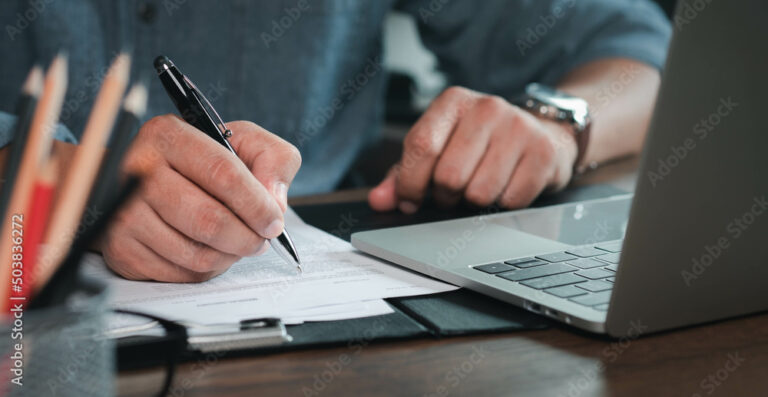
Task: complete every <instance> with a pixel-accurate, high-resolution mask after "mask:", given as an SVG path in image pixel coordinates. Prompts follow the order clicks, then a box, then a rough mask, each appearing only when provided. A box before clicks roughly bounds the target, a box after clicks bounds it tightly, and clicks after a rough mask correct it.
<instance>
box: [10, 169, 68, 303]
mask: <svg viewBox="0 0 768 397" xmlns="http://www.w3.org/2000/svg"><path fill="white" fill-rule="evenodd" d="M58 172H59V168H58V163H57V161H56V158H54V157H51V158H49V159H48V161H47V163H46V164H45V166H43V168H42V169H41V170H40V173H39V176H38V178H37V182H36V183H35V187H34V189H33V191H32V192H33V193H32V200H31V202H30V204H29V206H27V212H26V213H27V214H29V215H28V216H27V217H28V219H27V220H26V222H25V226H24V230H25V233H24V242H23V243H22V247H23V252H24V258H23V259H22V264H23V274H22V277H21V287H22V288H21V291H13V292H12V293H11V295H16V296H24V297H26V298H30V297H31V296H32V289H33V288H34V275H35V263H36V262H37V254H38V252H39V250H40V244H41V243H42V241H43V234H44V232H45V226H46V224H47V223H48V216H49V214H50V210H51V204H52V203H53V195H54V193H55V191H56V181H57V177H58ZM11 274H12V277H13V279H14V281H15V280H16V278H15V277H16V275H15V274H13V272H12V273H11Z"/></svg>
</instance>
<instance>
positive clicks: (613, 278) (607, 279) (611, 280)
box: [605, 277, 616, 283]
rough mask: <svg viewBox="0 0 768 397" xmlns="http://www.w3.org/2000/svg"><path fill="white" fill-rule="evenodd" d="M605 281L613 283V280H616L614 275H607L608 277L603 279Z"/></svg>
mask: <svg viewBox="0 0 768 397" xmlns="http://www.w3.org/2000/svg"><path fill="white" fill-rule="evenodd" d="M605 281H607V282H609V283H614V282H616V277H608V278H606V279H605Z"/></svg>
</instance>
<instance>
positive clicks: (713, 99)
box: [352, 0, 768, 337]
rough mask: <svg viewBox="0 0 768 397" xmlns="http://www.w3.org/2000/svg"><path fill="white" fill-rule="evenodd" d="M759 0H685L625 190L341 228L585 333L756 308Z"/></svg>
mask: <svg viewBox="0 0 768 397" xmlns="http://www.w3.org/2000/svg"><path fill="white" fill-rule="evenodd" d="M766 15H768V3H765V2H757V1H745V2H739V1H726V0H712V1H707V2H700V1H695V0H692V1H687V0H683V1H681V2H680V4H678V8H677V12H676V16H675V19H674V27H675V31H674V36H673V39H672V43H671V46H670V50H669V56H668V59H667V65H666V68H665V70H664V75H663V78H662V84H661V88H660V92H659V97H658V101H657V104H656V108H655V110H654V115H653V120H652V122H651V125H650V127H649V133H648V136H647V139H646V143H645V147H644V150H643V155H642V159H641V164H640V169H639V177H638V180H637V184H636V187H635V193H634V195H622V196H616V197H610V198H605V199H598V200H592V201H584V202H577V203H569V204H564V205H557V206H552V207H545V208H537V209H525V210H519V211H507V212H501V211H493V210H488V211H487V213H485V214H482V215H479V216H475V217H471V218H463V219H455V220H449V221H443V222H435V223H426V224H419V225H411V226H404V227H396V228H389V229H382V230H374V231H366V232H361V233H355V234H353V235H352V245H353V246H355V247H356V248H357V249H359V250H361V251H363V252H366V253H368V254H371V255H374V256H376V257H379V258H382V259H385V260H387V261H390V262H392V263H394V264H397V265H400V266H403V267H406V268H408V269H412V270H415V271H417V272H420V273H423V274H425V275H428V276H431V277H434V278H437V279H440V280H443V281H446V282H449V283H453V284H455V285H458V286H461V287H465V288H468V289H470V290H473V291H477V292H479V293H482V294H485V295H488V296H491V297H494V298H497V299H500V300H502V301H505V302H509V303H511V304H514V305H517V306H520V307H522V308H525V309H527V310H530V311H532V312H535V313H539V314H541V315H543V316H546V317H549V318H552V319H555V320H557V321H561V322H563V323H566V324H570V325H572V326H574V327H578V328H581V329H584V330H587V331H591V332H594V333H605V334H609V335H611V336H614V337H627V336H632V337H636V336H638V335H639V334H641V333H649V332H656V331H661V330H667V329H672V328H678V327H685V326H690V325H694V324H700V323H706V322H711V321H716V320H720V319H725V318H729V317H734V316H740V315H746V314H749V313H755V312H760V311H765V310H767V309H768V287H766V285H768V284H766V283H768V202H767V201H766V200H767V199H768V118H766V114H768V100H766V95H767V94H768V78H766V77H765V73H766V72H767V71H768V55H767V54H768V51H767V50H768V48H766V44H765V43H766V42H765V40H764V39H765V38H766V37H768V23H766V21H765V16H766Z"/></svg>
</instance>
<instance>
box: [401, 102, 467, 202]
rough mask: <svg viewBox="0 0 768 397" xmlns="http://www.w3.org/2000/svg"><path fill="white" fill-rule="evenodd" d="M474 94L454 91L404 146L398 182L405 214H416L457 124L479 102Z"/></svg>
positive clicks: (431, 108) (435, 106)
mask: <svg viewBox="0 0 768 397" xmlns="http://www.w3.org/2000/svg"><path fill="white" fill-rule="evenodd" d="M477 97H478V96H477V94H476V93H474V92H473V91H470V90H467V89H465V88H460V87H451V88H449V89H447V90H446V91H445V92H443V93H442V94H441V95H440V96H439V97H438V98H437V99H435V101H434V102H432V104H431V105H430V106H429V108H428V109H427V111H426V112H425V113H424V115H423V116H422V117H421V118H420V119H419V121H418V122H416V124H415V125H414V126H413V128H412V129H411V131H410V132H409V133H408V135H407V136H406V137H405V141H404V142H403V156H402V158H401V160H400V165H401V167H400V171H399V174H398V176H397V180H396V192H397V195H398V197H399V198H400V201H401V203H400V204H399V205H400V207H401V209H402V210H406V212H407V210H415V208H416V206H418V204H419V203H421V201H422V199H423V198H424V194H425V193H426V189H427V187H428V186H429V182H430V180H431V179H432V174H433V171H434V169H435V164H436V162H437V159H438V157H439V156H440V154H441V153H442V152H443V149H444V148H445V146H446V144H447V143H448V140H449V138H450V136H451V133H452V132H453V130H454V128H455V127H456V124H457V123H458V121H459V120H460V119H461V117H462V115H463V114H464V112H466V111H467V109H468V108H470V107H471V106H472V104H473V103H474V101H475V100H476V98H477Z"/></svg>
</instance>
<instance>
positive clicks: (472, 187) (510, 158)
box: [464, 111, 535, 207]
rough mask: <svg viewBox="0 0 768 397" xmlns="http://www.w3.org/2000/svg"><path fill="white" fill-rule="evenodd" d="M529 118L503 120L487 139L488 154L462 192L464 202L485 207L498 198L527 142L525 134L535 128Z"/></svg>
mask: <svg viewBox="0 0 768 397" xmlns="http://www.w3.org/2000/svg"><path fill="white" fill-rule="evenodd" d="M529 117H530V116H529V115H528V114H526V113H523V112H522V111H518V112H512V113H509V114H506V115H505V116H504V117H503V122H501V123H500V125H499V126H498V127H497V128H499V129H500V131H498V133H496V134H493V136H492V137H491V139H490V143H489V145H488V150H487V151H486V153H485V156H484V157H483V159H482V161H481V162H480V165H479V166H478V167H477V169H476V170H475V173H474V175H472V179H471V181H470V182H469V184H468V186H467V188H466V189H465V191H464V198H465V199H466V200H467V201H468V202H470V203H472V204H474V205H477V206H480V207H486V206H489V205H491V204H493V203H494V202H496V201H497V200H498V199H499V198H500V196H501V194H502V192H503V191H504V188H505V187H506V186H507V185H508V183H509V181H510V178H511V177H512V173H513V171H514V170H515V168H516V166H517V165H518V164H519V161H520V158H521V156H522V155H523V152H524V151H525V150H527V147H528V144H529V142H530V141H531V139H530V137H529V134H527V133H526V132H527V131H529V130H531V129H533V128H535V126H533V125H532V123H531V122H530V121H531V120H530V119H529Z"/></svg>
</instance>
